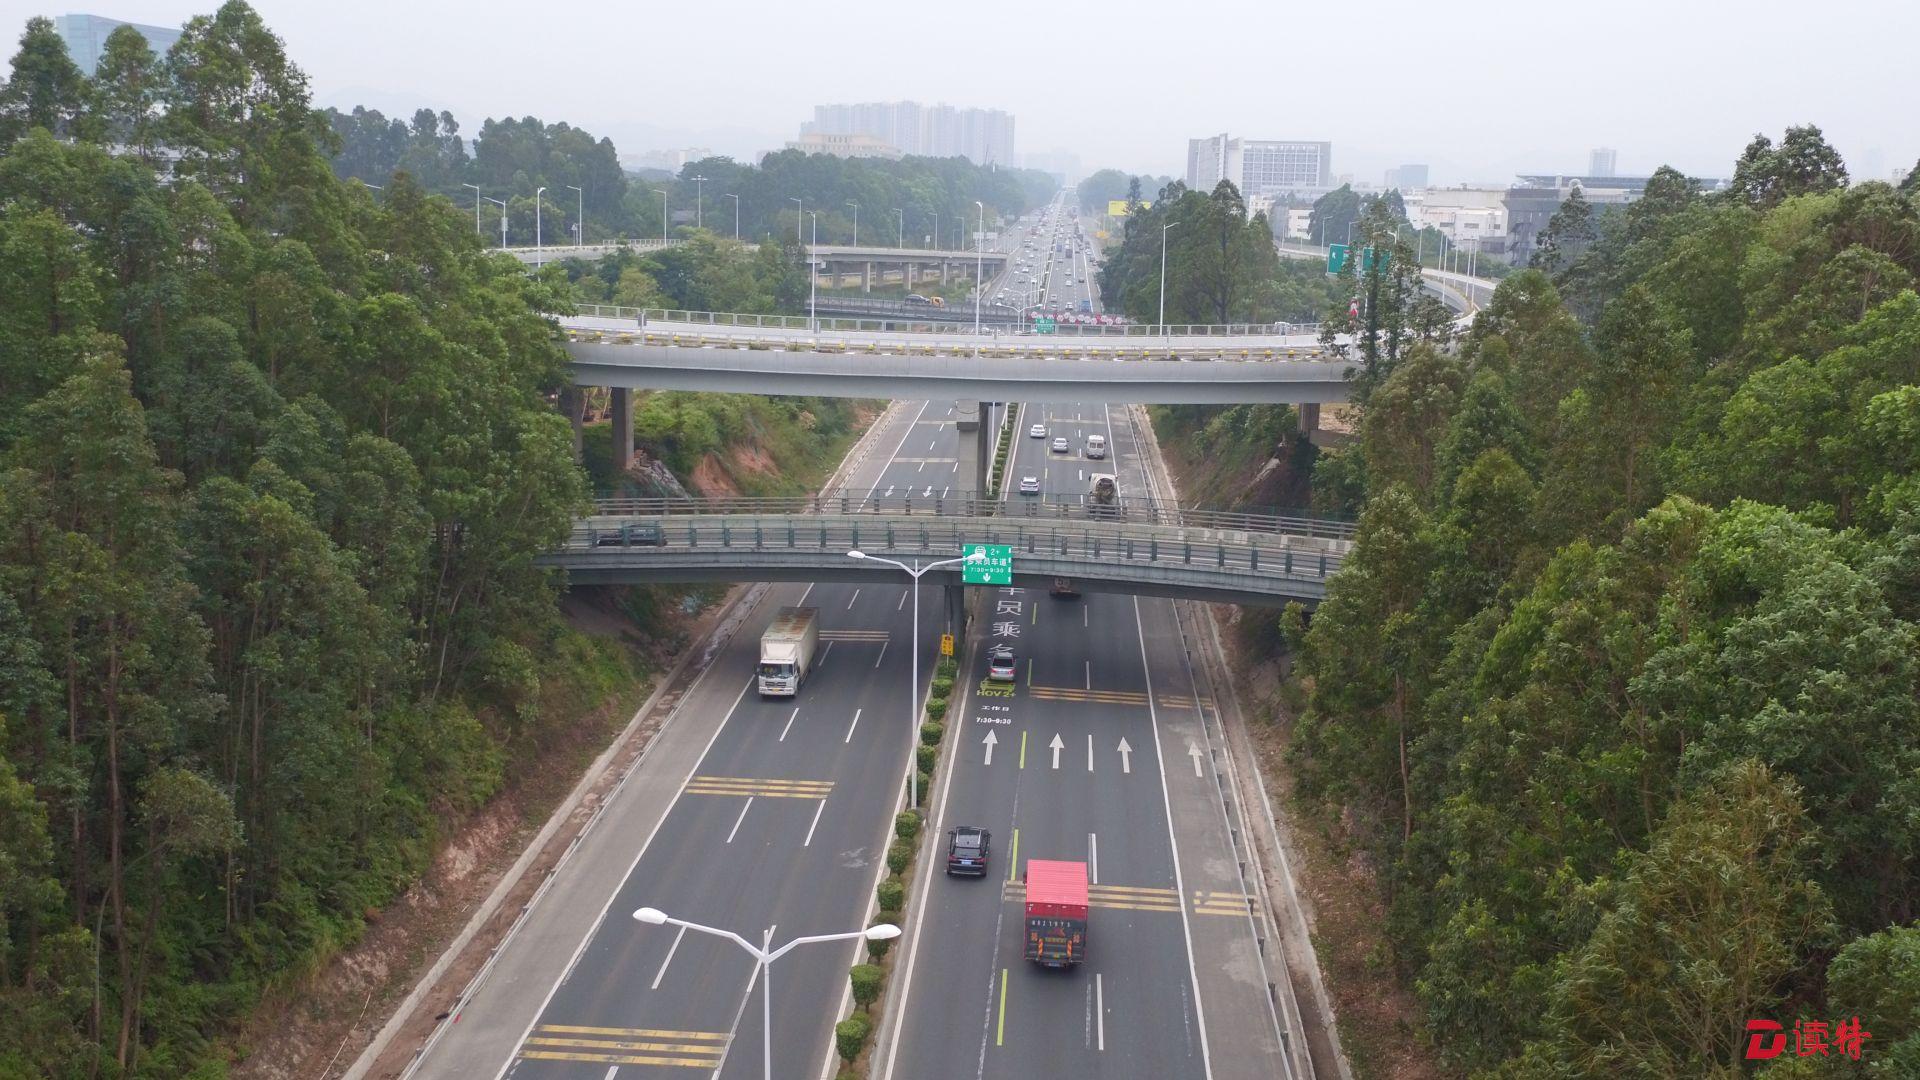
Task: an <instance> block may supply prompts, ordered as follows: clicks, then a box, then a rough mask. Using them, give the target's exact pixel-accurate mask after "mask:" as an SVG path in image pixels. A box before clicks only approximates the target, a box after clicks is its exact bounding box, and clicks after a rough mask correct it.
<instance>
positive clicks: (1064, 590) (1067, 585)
mask: <svg viewBox="0 0 1920 1080" xmlns="http://www.w3.org/2000/svg"><path fill="white" fill-rule="evenodd" d="M1047 595H1049V596H1058V597H1060V598H1061V599H1063V600H1071V599H1073V598H1074V597H1076V596H1079V595H1080V590H1079V589H1076V588H1074V587H1073V579H1072V578H1063V577H1057V578H1054V579H1053V584H1052V585H1050V586H1048V587H1047Z"/></svg>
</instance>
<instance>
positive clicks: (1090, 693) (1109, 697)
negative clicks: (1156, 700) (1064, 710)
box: [1027, 686, 1147, 705]
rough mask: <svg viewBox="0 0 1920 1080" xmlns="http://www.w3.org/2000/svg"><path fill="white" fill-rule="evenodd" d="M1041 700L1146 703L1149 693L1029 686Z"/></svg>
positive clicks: (1100, 703)
mask: <svg viewBox="0 0 1920 1080" xmlns="http://www.w3.org/2000/svg"><path fill="white" fill-rule="evenodd" d="M1027 692H1028V693H1029V694H1031V695H1032V696H1033V697H1034V698H1035V699H1036V700H1039V701H1089V702H1093V703H1094V704H1096V705H1145V704H1146V703H1147V695H1145V694H1143V693H1140V692H1139V691H1137V690H1082V689H1080V688H1078V687H1074V686H1029V687H1027Z"/></svg>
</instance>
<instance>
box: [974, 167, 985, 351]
mask: <svg viewBox="0 0 1920 1080" xmlns="http://www.w3.org/2000/svg"><path fill="white" fill-rule="evenodd" d="M973 205H975V206H977V207H979V208H980V226H979V227H978V228H976V229H974V230H973V336H974V337H979V336H980V298H981V297H982V296H983V295H985V294H986V291H987V283H986V282H985V281H984V280H982V279H981V277H980V272H981V251H980V245H981V244H983V243H985V239H984V238H985V236H986V235H987V204H986V203H983V202H981V201H980V200H979V199H975V200H973ZM974 347H975V348H979V346H978V345H975V346H974Z"/></svg>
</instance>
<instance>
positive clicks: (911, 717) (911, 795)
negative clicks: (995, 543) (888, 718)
mask: <svg viewBox="0 0 1920 1080" xmlns="http://www.w3.org/2000/svg"><path fill="white" fill-rule="evenodd" d="M847 558H849V559H865V560H867V561H868V562H878V563H886V564H887V565H888V566H897V567H899V568H900V569H902V570H904V571H906V573H907V576H908V577H910V578H912V579H913V676H912V682H910V683H908V684H907V728H908V730H910V731H918V730H920V718H919V717H918V716H917V715H916V712H917V710H918V706H919V704H920V702H919V700H918V699H919V694H920V575H922V574H924V573H926V572H927V571H929V570H937V569H939V568H940V567H942V566H952V565H953V564H955V563H963V562H974V561H977V560H978V559H979V558H980V556H978V555H961V556H959V557H958V558H953V559H941V560H940V561H939V562H931V563H928V564H927V565H925V566H921V565H920V564H919V563H918V562H917V561H916V562H915V563H914V565H912V566H908V565H907V564H906V563H903V562H900V561H899V560H897V559H886V558H882V557H880V556H878V555H869V554H867V553H866V552H864V551H861V550H859V549H858V548H855V549H854V550H852V551H849V552H847ZM907 777H908V780H907V791H908V795H907V805H908V806H909V807H912V808H916V809H917V808H918V807H919V806H920V763H919V762H918V761H917V760H915V761H909V762H907Z"/></svg>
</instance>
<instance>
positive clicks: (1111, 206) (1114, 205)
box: [1107, 199, 1127, 217]
mask: <svg viewBox="0 0 1920 1080" xmlns="http://www.w3.org/2000/svg"><path fill="white" fill-rule="evenodd" d="M1107 216H1108V217H1126V216H1127V200H1125V199H1109V200H1107Z"/></svg>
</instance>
